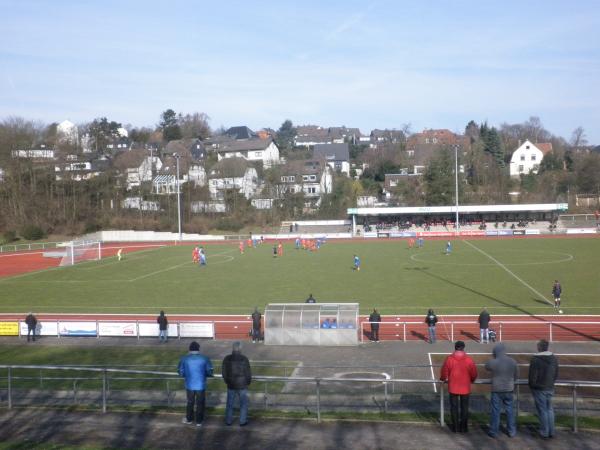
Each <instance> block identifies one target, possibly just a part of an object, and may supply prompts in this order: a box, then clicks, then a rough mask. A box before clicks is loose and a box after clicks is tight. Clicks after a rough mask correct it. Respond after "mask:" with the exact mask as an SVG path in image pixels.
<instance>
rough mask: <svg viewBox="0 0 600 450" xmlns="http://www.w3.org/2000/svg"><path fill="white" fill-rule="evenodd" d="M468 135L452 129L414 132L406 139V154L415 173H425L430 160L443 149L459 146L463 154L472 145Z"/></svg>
mask: <svg viewBox="0 0 600 450" xmlns="http://www.w3.org/2000/svg"><path fill="white" fill-rule="evenodd" d="M470 145H471V144H470V140H469V137H468V136H464V135H460V134H455V133H453V132H451V131H450V130H446V129H440V130H427V129H426V130H423V132H421V133H415V134H412V135H411V136H410V137H409V138H408V139H407V141H406V156H408V158H409V161H410V162H411V163H412V165H413V173H423V171H424V169H425V167H426V166H427V164H428V163H429V160H430V159H431V158H432V157H433V156H435V155H436V153H437V152H439V151H440V150H441V149H444V148H450V147H454V146H458V147H459V149H460V151H462V152H463V154H464V153H465V152H466V151H467V149H468V148H469V147H470Z"/></svg>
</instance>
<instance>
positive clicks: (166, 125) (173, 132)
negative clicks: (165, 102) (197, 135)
mask: <svg viewBox="0 0 600 450" xmlns="http://www.w3.org/2000/svg"><path fill="white" fill-rule="evenodd" d="M160 118H161V121H160V123H159V127H160V129H161V130H162V133H163V139H164V140H165V141H166V142H170V141H175V140H177V139H181V128H180V126H179V124H178V123H177V113H175V111H173V110H172V109H167V110H166V111H163V113H162V114H161V115H160Z"/></svg>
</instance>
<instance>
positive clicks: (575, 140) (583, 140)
mask: <svg viewBox="0 0 600 450" xmlns="http://www.w3.org/2000/svg"><path fill="white" fill-rule="evenodd" d="M587 143H588V141H587V136H586V135H585V130H584V129H583V127H581V126H579V127H577V128H575V129H574V130H573V133H572V134H571V146H573V147H574V148H577V147H579V146H580V145H587Z"/></svg>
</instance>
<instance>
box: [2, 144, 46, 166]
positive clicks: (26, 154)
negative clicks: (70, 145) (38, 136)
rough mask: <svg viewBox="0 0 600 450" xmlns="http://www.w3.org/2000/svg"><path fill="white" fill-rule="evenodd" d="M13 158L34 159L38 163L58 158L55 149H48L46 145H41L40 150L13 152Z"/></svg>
mask: <svg viewBox="0 0 600 450" xmlns="http://www.w3.org/2000/svg"><path fill="white" fill-rule="evenodd" d="M11 156H12V157H13V158H23V159H32V160H34V161H36V162H44V161H51V160H54V159H55V158H56V152H55V150H54V149H52V148H50V147H47V146H46V144H40V145H39V146H38V148H32V149H28V150H13V151H12V152H11Z"/></svg>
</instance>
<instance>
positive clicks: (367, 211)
mask: <svg viewBox="0 0 600 450" xmlns="http://www.w3.org/2000/svg"><path fill="white" fill-rule="evenodd" d="M568 207H569V205H568V204H567V203H537V204H525V205H459V207H458V212H459V213H462V214H474V213H475V214H476V213H490V212H528V211H531V212H534V211H566V210H567V209H568ZM455 212H456V206H414V207H399V208H385V207H383V208H348V214H349V215H350V214H356V215H358V216H390V215H394V214H398V215H400V214H452V213H455Z"/></svg>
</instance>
